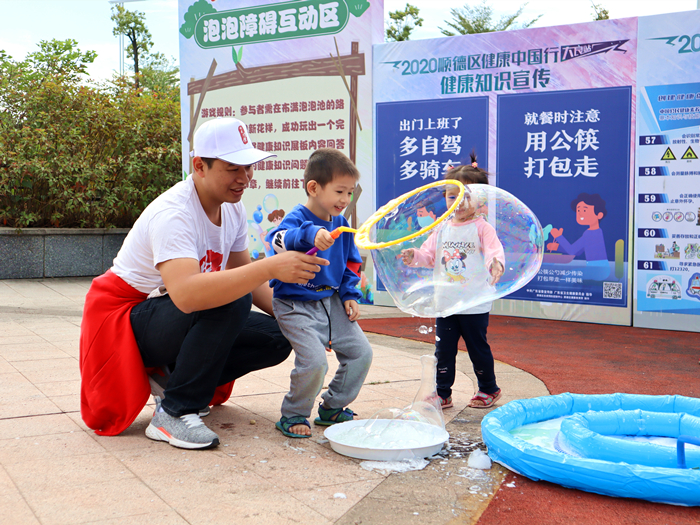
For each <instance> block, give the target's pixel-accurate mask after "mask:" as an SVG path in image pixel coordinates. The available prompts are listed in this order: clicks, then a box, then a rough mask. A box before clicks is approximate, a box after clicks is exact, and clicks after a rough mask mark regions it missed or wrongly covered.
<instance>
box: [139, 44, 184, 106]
mask: <svg viewBox="0 0 700 525" xmlns="http://www.w3.org/2000/svg"><path fill="white" fill-rule="evenodd" d="M139 77H140V79H139V80H140V82H141V86H142V87H143V89H144V91H145V92H146V93H151V94H155V95H157V96H165V97H168V98H170V99H172V100H174V101H175V102H178V103H179V102H180V68H179V67H177V63H176V62H175V59H174V58H173V59H172V60H168V59H167V58H165V55H164V54H163V53H154V54H152V55H150V54H149V55H145V56H144V59H143V62H142V67H141V72H140V73H139Z"/></svg>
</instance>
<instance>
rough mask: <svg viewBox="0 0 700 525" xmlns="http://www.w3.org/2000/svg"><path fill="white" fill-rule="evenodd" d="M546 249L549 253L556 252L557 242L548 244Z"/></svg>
mask: <svg viewBox="0 0 700 525" xmlns="http://www.w3.org/2000/svg"><path fill="white" fill-rule="evenodd" d="M547 249H548V250H549V251H550V252H556V251H557V250H558V249H559V243H558V242H548V243H547Z"/></svg>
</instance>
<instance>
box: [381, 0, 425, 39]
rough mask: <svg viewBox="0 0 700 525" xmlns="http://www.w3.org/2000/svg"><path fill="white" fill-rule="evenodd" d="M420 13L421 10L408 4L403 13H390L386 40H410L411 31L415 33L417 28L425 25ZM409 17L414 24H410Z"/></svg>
mask: <svg viewBox="0 0 700 525" xmlns="http://www.w3.org/2000/svg"><path fill="white" fill-rule="evenodd" d="M419 13H420V11H419V9H418V8H417V7H415V6H412V5H411V4H406V8H405V9H404V10H403V11H401V10H398V11H393V12H391V13H389V18H391V20H392V21H391V22H389V24H388V27H387V28H386V39H387V40H388V41H389V42H403V41H405V40H409V39H410V35H411V31H413V30H414V29H415V28H416V26H419V27H420V26H422V25H423V19H422V18H421V17H420V16H418V14H419ZM409 17H410V18H412V19H413V24H414V25H411V24H410V23H409V20H408V19H409Z"/></svg>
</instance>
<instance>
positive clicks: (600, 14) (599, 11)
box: [591, 0, 610, 20]
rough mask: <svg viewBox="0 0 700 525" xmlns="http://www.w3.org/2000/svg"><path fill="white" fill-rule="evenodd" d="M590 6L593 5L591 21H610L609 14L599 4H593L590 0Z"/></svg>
mask: <svg viewBox="0 0 700 525" xmlns="http://www.w3.org/2000/svg"><path fill="white" fill-rule="evenodd" d="M591 5H593V14H594V15H595V18H594V19H593V20H610V13H609V12H608V10H607V9H605V8H604V7H603V6H602V5H601V4H594V3H593V0H591Z"/></svg>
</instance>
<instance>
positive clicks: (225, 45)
mask: <svg viewBox="0 0 700 525" xmlns="http://www.w3.org/2000/svg"><path fill="white" fill-rule="evenodd" d="M179 8H180V54H181V56H180V64H181V74H180V76H181V79H182V88H181V106H182V130H183V137H182V139H183V170H184V172H185V173H190V172H191V166H190V164H189V162H190V156H189V152H190V150H191V149H192V146H191V145H192V135H193V133H194V131H195V130H196V129H197V128H198V127H199V126H200V125H201V124H202V123H203V122H206V121H208V120H210V119H214V118H219V117H229V116H233V117H237V118H240V119H241V120H242V121H243V122H245V123H246V125H247V127H248V131H249V134H250V137H251V141H252V142H253V145H254V146H255V147H256V148H258V149H261V150H264V151H269V152H273V153H274V154H275V155H276V157H272V158H269V159H267V160H264V161H262V162H259V163H258V164H256V165H255V166H254V171H255V173H254V179H253V180H251V181H250V184H249V186H248V188H247V189H246V191H245V193H244V195H243V199H242V202H243V203H244V205H245V207H246V210H247V214H248V231H249V234H250V236H249V251H250V253H251V256H252V257H253V258H254V259H260V258H263V257H265V256H266V254H269V253H271V250H270V246H269V244H268V243H267V241H266V239H265V236H266V234H267V233H268V232H269V231H270V230H271V229H272V228H274V227H275V226H276V225H277V224H279V222H280V221H281V220H282V218H283V217H284V216H285V214H286V213H288V212H289V211H291V210H292V208H294V206H296V205H298V204H304V203H305V202H306V193H305V191H304V184H303V176H304V168H306V163H307V161H308V158H309V155H311V154H312V153H313V152H314V151H315V150H316V149H318V148H334V149H337V150H339V151H342V152H343V153H345V154H346V155H347V156H348V157H349V158H350V159H351V160H352V161H354V162H355V164H356V165H357V167H358V169H359V171H360V173H361V176H362V177H361V179H360V182H359V185H358V187H357V188H356V190H355V192H354V197H353V202H352V203H351V204H350V206H348V208H347V209H346V211H345V216H346V218H347V219H348V221H349V222H350V223H351V224H353V225H357V224H361V223H362V222H363V221H364V219H365V218H366V217H368V216H369V215H370V214H371V213H372V212H374V191H373V190H374V185H373V184H372V167H373V166H372V162H371V160H372V120H373V119H372V103H371V101H372V97H371V86H372V68H371V58H370V57H371V54H372V45H373V44H374V43H375V42H381V41H382V40H383V32H384V21H383V18H384V7H383V2H381V1H372V3H371V6H370V3H369V2H368V1H367V0H353V1H352V2H350V3H348V2H347V1H346V0H300V1H293V2H279V3H274V2H270V1H269V0H268V1H260V0H257V1H256V0H216V1H213V0H180V1H179ZM363 272H364V268H363ZM361 278H362V282H361V291H362V294H363V301H364V302H371V301H372V295H373V292H372V284H371V276H370V278H368V277H367V275H365V274H364V273H363V274H362V276H361Z"/></svg>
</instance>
